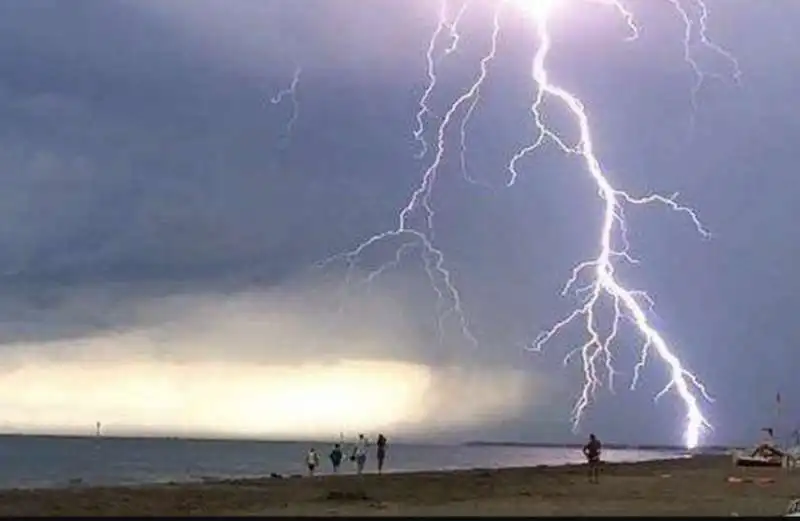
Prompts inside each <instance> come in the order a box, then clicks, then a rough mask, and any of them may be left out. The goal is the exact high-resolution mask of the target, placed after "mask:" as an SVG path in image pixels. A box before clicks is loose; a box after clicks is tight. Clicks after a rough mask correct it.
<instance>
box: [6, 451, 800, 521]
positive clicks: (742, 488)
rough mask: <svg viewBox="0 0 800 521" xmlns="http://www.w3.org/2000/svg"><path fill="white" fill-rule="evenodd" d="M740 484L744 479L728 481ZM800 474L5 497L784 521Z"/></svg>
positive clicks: (311, 483)
mask: <svg viewBox="0 0 800 521" xmlns="http://www.w3.org/2000/svg"><path fill="white" fill-rule="evenodd" d="M731 476H735V477H736V478H737V479H736V480H733V481H731V480H729V479H728V478H729V477H731ZM796 496H800V471H798V472H793V473H790V472H787V471H786V470H783V469H757V468H732V463H731V458H730V457H726V456H694V457H691V458H679V459H666V460H653V461H645V462H637V463H606V464H603V469H602V474H601V480H600V483H599V484H590V483H589V482H588V479H587V476H586V467H585V466H584V465H562V466H549V467H548V466H538V467H528V468H524V467H520V468H507V469H496V470H495V469H474V470H458V471H431V472H408V473H392V474H385V475H376V474H366V475H364V476H360V477H359V476H353V475H341V476H335V475H334V476H319V477H311V478H309V477H294V478H285V479H276V478H269V477H265V478H247V479H221V480H215V481H209V482H205V483H185V484H161V485H158V484H151V485H136V486H116V487H90V486H80V487H72V488H53V489H33V490H3V491H0V515H4V516H9V515H11V516H22V515H73V516H83V515H94V516H97V515H128V516H129V515H142V516H144V515H284V516H295V515H300V516H305V515H325V516H331V515H341V516H362V515H372V516H376V515H377V516H385V515H408V516H439V515H456V516H466V515H483V516H496V515H532V516H535V515H541V516H547V515H583V516H586V515H590V516H591V515H723V516H730V515H740V516H746V515H762V516H775V515H782V514H783V512H784V510H785V508H786V506H787V505H788V503H789V501H790V500H791V499H794V498H795V497H796Z"/></svg>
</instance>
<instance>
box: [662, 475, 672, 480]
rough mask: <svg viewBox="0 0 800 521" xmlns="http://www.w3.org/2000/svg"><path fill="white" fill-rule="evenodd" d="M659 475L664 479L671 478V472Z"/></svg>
mask: <svg viewBox="0 0 800 521" xmlns="http://www.w3.org/2000/svg"><path fill="white" fill-rule="evenodd" d="M661 477H662V478H664V479H666V478H671V477H672V474H661Z"/></svg>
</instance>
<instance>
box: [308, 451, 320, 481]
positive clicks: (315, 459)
mask: <svg viewBox="0 0 800 521" xmlns="http://www.w3.org/2000/svg"><path fill="white" fill-rule="evenodd" d="M306 465H307V466H308V475H309V476H313V475H314V471H315V470H317V467H318V466H319V454H317V451H316V450H314V448H313V447H312V448H311V449H310V450H309V451H308V454H306Z"/></svg>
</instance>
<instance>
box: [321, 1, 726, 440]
mask: <svg viewBox="0 0 800 521" xmlns="http://www.w3.org/2000/svg"><path fill="white" fill-rule="evenodd" d="M665 2H666V3H667V4H671V5H672V6H673V7H674V9H675V10H676V11H677V13H678V15H679V17H680V19H681V20H682V22H683V24H684V28H685V31H684V35H683V40H682V43H683V49H684V56H683V58H684V60H685V61H686V63H687V64H688V66H689V67H690V69H691V71H692V73H693V74H694V78H695V81H694V83H693V85H692V88H691V90H690V102H691V106H692V113H694V111H695V110H696V108H697V100H696V98H697V94H698V92H699V91H700V89H701V87H702V85H703V81H704V79H705V78H706V77H707V76H711V75H708V74H704V73H703V69H702V68H701V66H700V65H699V63H698V60H697V59H695V53H694V52H693V49H695V48H696V47H698V46H700V47H703V48H705V49H707V50H710V51H712V52H714V53H716V54H717V55H718V56H721V57H722V58H724V59H725V60H727V61H728V63H729V64H730V66H731V70H732V77H733V78H734V80H735V81H736V82H739V81H740V79H741V71H740V69H739V64H738V63H737V61H736V59H735V58H734V57H733V55H732V54H730V53H729V52H727V51H726V50H725V49H723V48H722V47H721V46H719V45H718V44H716V43H714V42H713V41H712V40H711V39H710V38H709V37H708V25H707V22H708V17H709V12H708V9H707V7H706V5H705V4H704V3H703V2H702V0H665ZM453 3H456V2H448V1H447V0H444V1H443V3H442V7H441V9H440V11H439V19H438V23H437V26H436V28H435V30H434V33H433V36H432V38H431V40H430V42H429V45H428V47H427V52H426V63H427V78H428V84H427V87H426V88H425V90H424V93H423V95H422V97H421V99H420V100H419V105H418V112H417V117H416V122H417V128H416V129H415V130H414V137H415V139H416V140H417V141H418V142H419V144H420V151H419V154H418V157H419V158H424V157H426V156H427V155H430V156H431V159H430V163H429V165H428V167H427V168H426V170H425V171H424V174H423V176H422V181H421V183H420V184H419V185H418V187H417V188H416V189H415V190H414V192H413V193H412V194H411V197H410V199H409V202H408V204H407V205H406V206H405V207H403V208H402V209H401V211H400V213H399V216H398V223H397V227H396V228H394V229H392V230H389V231H385V232H383V233H380V234H376V235H374V236H372V237H370V238H368V239H367V240H366V241H364V242H362V243H361V244H360V245H359V246H357V247H356V248H355V249H353V250H351V251H348V252H345V253H341V254H338V255H335V256H333V257H331V258H329V259H327V260H325V261H323V262H321V263H319V264H318V266H327V265H328V264H329V263H331V262H335V261H344V262H345V263H346V266H347V269H348V275H347V283H349V282H350V280H351V275H352V273H353V272H354V270H355V268H357V267H358V266H359V263H360V261H361V259H362V255H363V254H364V253H365V252H366V251H367V250H368V249H370V248H372V247H374V246H375V245H377V244H378V243H381V242H384V241H389V240H391V241H396V242H398V243H399V247H398V249H397V250H396V256H395V257H394V258H393V259H392V260H390V261H389V262H387V263H385V264H383V265H381V266H380V267H378V268H377V269H373V270H371V271H368V273H367V276H366V279H365V282H367V283H369V282H372V281H373V280H374V279H375V278H376V277H378V276H379V275H380V274H382V273H384V272H385V271H386V270H387V269H390V268H392V267H395V266H397V265H398V264H399V263H400V262H401V261H402V259H403V257H404V256H405V255H408V254H409V253H410V252H411V251H416V250H418V251H419V252H420V255H421V258H422V260H423V261H424V266H425V270H426V272H427V274H428V277H429V278H430V282H431V286H432V287H433V289H434V291H435V293H436V295H437V309H438V310H439V311H441V313H440V315H439V326H440V329H439V332H440V335H441V334H443V328H444V326H445V321H446V319H447V318H449V317H455V318H456V319H457V321H458V324H459V325H460V328H461V333H462V334H463V335H464V337H465V338H466V339H468V341H469V342H470V343H471V344H472V345H475V346H477V345H478V340H477V338H476V337H475V335H474V334H473V333H472V332H471V329H470V324H469V322H468V320H467V317H466V315H465V313H464V311H463V307H462V303H461V297H460V294H459V291H458V289H457V286H456V285H455V284H454V281H453V276H452V274H451V273H450V271H449V270H448V269H447V268H446V265H445V257H444V254H443V252H442V251H441V250H440V249H438V248H437V247H436V245H435V242H434V216H435V212H434V210H433V207H432V205H431V197H432V194H433V188H434V186H435V184H436V179H437V175H438V171H439V167H440V165H441V163H442V161H443V158H444V157H445V151H446V150H445V149H446V145H447V143H446V142H445V141H446V139H445V136H446V135H447V132H448V130H449V128H450V126H451V125H452V124H455V123H456V122H457V123H458V125H459V129H460V133H459V136H460V143H459V145H460V148H459V153H460V155H461V167H462V172H463V174H464V176H465V177H466V178H467V180H469V181H471V178H470V177H469V176H468V175H467V171H466V159H465V157H466V153H467V146H466V135H467V127H468V123H469V120H470V117H471V116H472V114H473V112H474V110H475V108H476V107H477V105H478V104H479V102H480V96H481V90H482V88H483V86H484V83H485V81H486V79H487V77H488V76H489V72H490V70H489V69H490V64H491V62H492V60H493V59H494V58H495V56H496V54H497V50H498V39H499V36H500V34H501V19H502V15H503V14H505V13H506V12H512V13H513V14H514V15H517V16H519V15H524V16H527V17H529V18H530V20H531V21H532V25H533V27H534V29H535V31H536V33H537V36H538V46H537V48H536V50H535V52H534V54H533V59H532V66H531V79H532V81H533V85H534V86H535V94H534V96H533V101H532V104H531V115H532V117H533V120H534V122H535V127H536V129H537V135H536V136H535V137H534V139H533V140H532V143H531V144H530V145H529V146H527V147H525V148H523V149H521V150H520V151H519V152H518V153H517V154H515V155H514V156H513V157H512V158H511V160H510V162H509V164H508V171H509V179H508V182H507V186H508V187H512V186H514V184H515V182H516V181H517V179H518V178H519V176H520V172H519V163H520V161H521V160H522V159H524V158H526V157H528V156H529V155H530V154H532V153H533V152H535V151H536V150H538V149H539V148H540V147H543V146H546V145H548V144H549V145H555V146H557V147H558V148H559V149H560V150H562V151H563V152H564V153H565V154H566V155H569V156H572V157H577V158H579V159H580V160H581V162H582V164H583V165H584V169H585V171H586V173H588V174H589V176H588V178H589V180H590V181H591V182H592V183H593V184H594V186H595V187H596V188H597V192H598V195H599V197H600V199H601V201H602V203H603V206H602V208H603V211H602V214H601V215H600V216H599V217H600V219H599V229H598V237H597V253H596V256H595V257H594V258H593V259H592V260H589V261H585V262H582V263H580V264H578V265H577V266H576V267H575V268H574V269H573V271H572V275H571V277H570V278H569V280H568V282H567V284H566V286H565V287H564V290H563V295H566V294H567V293H568V292H570V290H573V289H575V285H576V284H578V283H579V281H585V280H586V279H588V282H587V283H586V284H585V285H584V286H583V287H581V288H578V289H577V290H575V291H574V293H575V294H576V295H577V296H579V297H581V301H580V304H579V305H578V307H577V308H576V309H575V310H574V311H573V312H571V313H570V314H568V315H567V316H566V317H565V318H564V319H562V320H561V321H559V322H557V323H556V324H555V325H554V326H553V327H552V328H551V329H549V330H547V331H545V332H543V333H542V334H540V335H539V337H538V338H537V339H536V340H535V341H534V342H533V343H532V344H531V345H530V346H529V348H530V349H531V350H534V351H540V350H542V349H543V348H544V347H545V345H546V344H548V343H550V342H551V341H554V339H555V338H556V337H557V336H558V335H559V333H561V332H562V331H563V330H564V329H565V328H566V327H567V326H569V325H574V324H581V326H582V328H583V329H584V330H585V332H586V341H585V342H584V343H583V344H582V345H579V346H578V347H577V348H575V349H573V350H571V351H570V352H569V353H568V354H567V356H566V357H565V362H567V361H568V360H570V359H571V357H572V356H573V355H575V354H578V355H579V356H580V359H581V361H582V367H583V374H584V384H583V387H582V390H581V392H580V394H579V397H578V398H577V400H576V403H575V406H574V409H573V416H572V419H573V425H574V427H575V428H577V426H578V425H579V422H580V421H581V419H582V417H583V415H584V412H585V411H586V408H587V407H588V406H589V404H590V403H591V402H592V400H593V399H594V397H595V393H596V391H597V389H598V387H600V385H601V384H602V382H603V381H604V379H603V377H602V376H601V372H602V371H605V375H606V379H607V382H608V385H609V387H610V388H612V389H613V383H614V376H615V375H616V374H617V372H616V370H615V368H614V363H613V356H612V349H613V347H614V345H613V344H614V342H615V341H617V335H618V333H619V330H620V326H621V325H622V322H623V319H626V320H628V321H629V322H630V323H631V324H632V325H633V327H634V329H635V331H637V332H638V333H639V335H640V336H641V337H642V339H643V343H642V348H641V351H640V353H641V355H640V358H639V362H638V363H637V364H636V366H635V368H634V374H633V380H632V382H631V388H633V387H634V386H635V385H636V381H637V380H638V377H639V374H640V370H641V368H642V367H643V366H644V364H645V362H647V359H648V355H649V354H652V353H654V354H656V355H657V356H658V358H659V359H660V360H661V361H662V362H663V363H664V364H665V366H666V368H667V371H668V373H669V378H668V383H667V385H666V386H665V387H664V389H663V390H662V391H661V392H660V393H658V395H657V396H656V398H659V397H660V396H662V395H664V394H666V393H667V392H669V391H674V392H675V394H676V395H677V397H678V398H679V399H680V400H681V402H682V403H683V405H684V407H685V410H686V424H685V428H684V442H685V444H686V446H687V447H689V448H693V447H696V446H697V445H698V443H699V441H700V436H701V434H702V432H703V430H704V429H706V428H709V427H710V425H709V423H708V421H707V420H706V418H705V417H704V415H703V412H702V410H701V405H700V400H701V398H702V399H705V400H708V401H709V402H710V401H712V399H711V397H710V396H709V395H708V393H707V392H706V390H705V389H704V387H703V385H702V384H701V383H700V382H699V380H698V379H697V378H696V377H695V376H694V375H693V374H692V373H691V372H689V370H688V369H686V368H685V367H684V365H683V364H682V362H681V361H680V359H679V358H678V356H677V355H676V354H675V352H674V350H673V349H672V348H671V347H670V346H669V344H668V342H667V341H666V339H665V338H664V336H663V334H662V333H661V332H659V331H658V330H656V328H655V327H654V326H653V325H652V323H651V321H650V318H649V316H650V308H651V307H652V305H653V301H652V299H651V298H650V297H649V296H648V295H647V293H645V292H642V291H638V290H632V289H629V288H628V287H626V286H625V285H624V284H623V283H622V282H621V281H620V280H619V278H618V276H617V268H618V267H619V266H620V265H621V264H624V263H636V262H637V261H636V259H635V258H633V257H632V256H631V255H630V253H629V244H628V240H627V227H626V221H625V209H626V208H630V207H632V206H641V205H647V204H660V205H662V206H664V207H665V208H667V209H669V210H672V211H675V212H678V213H680V214H682V215H684V216H686V217H687V218H688V220H689V221H690V222H691V223H692V224H693V225H694V227H695V228H696V229H697V230H698V231H699V232H700V233H701V234H702V235H704V236H709V232H708V231H707V230H706V229H705V228H704V227H703V225H702V224H701V222H700V220H699V219H698V217H697V215H696V214H695V212H694V211H693V210H692V209H690V208H689V207H687V206H684V205H681V204H679V203H678V202H677V201H676V198H675V196H673V197H666V196H662V195H658V194H650V195H645V196H634V195H631V194H629V193H627V192H625V191H623V190H621V189H619V188H617V187H616V186H615V185H614V184H612V181H611V179H610V178H609V177H608V176H607V175H606V173H605V171H604V170H603V167H602V163H601V161H600V159H599V156H598V152H597V150H596V149H595V145H594V141H593V136H592V129H591V124H590V121H589V118H588V116H587V114H586V111H585V109H584V105H583V103H582V102H581V100H580V99H579V98H578V97H577V96H576V95H575V94H573V93H572V92H570V91H568V90H566V89H564V88H563V87H561V86H559V85H558V84H557V83H556V82H555V81H554V80H553V79H552V78H551V74H550V72H549V69H548V63H549V60H551V59H552V58H553V53H554V48H553V42H552V36H551V24H550V22H551V19H552V16H553V13H554V8H556V6H557V8H567V7H568V6H569V5H571V4H599V5H600V6H607V7H609V8H612V9H614V10H615V12H616V13H617V14H619V15H620V16H621V18H622V19H623V21H624V22H625V24H626V25H627V27H628V29H629V32H628V35H627V37H626V39H627V40H630V41H634V40H636V39H637V38H638V36H639V28H638V26H637V23H636V18H635V16H634V14H633V12H632V11H631V10H629V9H628V8H627V7H626V6H625V5H624V4H623V3H622V0H497V2H496V4H495V7H494V15H493V17H492V28H491V44H490V48H489V50H488V51H487V52H486V54H485V55H484V56H483V57H482V58H481V59H480V62H479V63H478V72H477V76H476V79H475V81H474V82H473V83H472V85H470V86H469V87H467V88H466V89H465V90H464V91H463V92H462V93H461V94H460V95H459V96H458V97H457V98H456V99H455V101H454V102H453V103H452V104H451V105H449V108H448V109H447V110H446V111H444V112H443V114H442V116H441V117H440V118H439V119H438V126H436V127H435V132H434V136H435V138H434V140H433V141H432V143H431V144H429V143H428V142H427V141H426V139H425V135H426V130H427V127H426V121H427V120H429V119H432V116H433V114H434V111H433V110H432V109H431V108H430V105H429V102H430V98H431V95H432V93H433V92H434V91H435V89H436V86H437V81H438V77H437V64H438V63H439V60H440V59H442V58H444V57H447V56H448V55H450V54H453V53H455V52H457V51H458V42H459V38H460V34H459V31H458V27H459V23H460V21H461V19H462V16H463V15H464V13H465V12H466V11H467V10H468V9H469V7H470V1H469V0H466V1H462V2H458V3H457V4H458V5H457V7H456V8H453V5H452V4H453ZM581 7H584V6H581ZM444 36H446V37H447V38H449V43H448V45H447V47H446V48H445V50H444V52H443V54H442V56H437V49H438V48H439V47H440V40H441V39H442V38H443V37H444ZM551 103H552V104H558V105H561V107H562V108H565V109H567V111H568V113H569V114H570V115H571V116H572V118H573V120H574V121H575V123H576V124H577V128H578V136H577V139H575V140H573V141H575V142H576V144H573V145H570V144H568V139H567V138H565V137H563V136H561V135H559V134H558V133H557V132H556V131H555V130H553V129H552V128H551V127H549V126H548V124H547V119H546V117H545V108H546V106H549V104H551ZM459 118H460V119H459ZM417 217H421V219H418V218H417ZM412 220H413V222H412ZM603 304H610V305H611V308H612V310H613V312H614V313H613V316H612V318H611V321H610V323H608V324H605V326H606V327H605V328H604V327H603V324H601V320H600V317H599V313H598V310H599V308H600V307H601V306H602V305H603ZM603 329H607V330H608V331H609V332H608V333H607V334H605V335H604V334H602V333H601V330H603Z"/></svg>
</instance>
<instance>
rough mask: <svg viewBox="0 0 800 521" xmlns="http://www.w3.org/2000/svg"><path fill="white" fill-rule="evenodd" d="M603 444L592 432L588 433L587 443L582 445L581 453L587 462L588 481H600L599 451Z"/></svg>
mask: <svg viewBox="0 0 800 521" xmlns="http://www.w3.org/2000/svg"><path fill="white" fill-rule="evenodd" d="M602 449H603V445H602V444H601V443H600V440H598V439H597V437H596V436H595V435H594V434H590V435H589V443H587V444H586V445H584V446H583V455H584V456H586V461H587V462H588V463H589V483H600V452H601V451H602Z"/></svg>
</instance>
